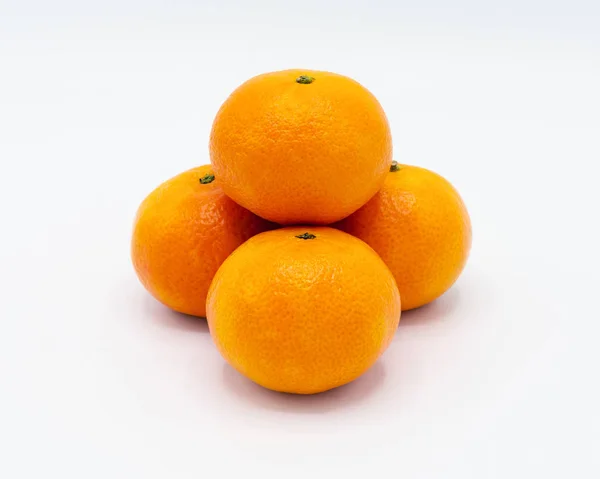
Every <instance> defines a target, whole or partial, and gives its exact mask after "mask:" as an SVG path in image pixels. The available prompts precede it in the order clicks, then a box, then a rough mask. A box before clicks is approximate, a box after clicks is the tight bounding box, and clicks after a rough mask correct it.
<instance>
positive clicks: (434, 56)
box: [0, 0, 600, 479]
mask: <svg viewBox="0 0 600 479" xmlns="http://www.w3.org/2000/svg"><path fill="white" fill-rule="evenodd" d="M449 3H450V2H443V1H442V0H439V1H432V0H430V1H423V2H404V1H399V0H398V1H393V0H388V1H387V2H384V1H376V0H370V1H361V2H359V1H350V0H345V1H342V0H339V1H335V2H326V1H324V0H322V1H316V0H314V1H313V0H298V1H295V2H283V1H278V2H275V1H271V2H267V1H253V2H241V1H240V2H231V1H225V0H222V1H206V0H196V1H191V0H188V1H186V0H181V1H174V2H167V1H158V0H153V1H141V0H138V1H135V0H120V1H117V0H109V1H104V2H90V1H88V2H82V1H77V2H76V1H75V0H72V1H67V0H58V1H53V2H42V1H22V0H20V1H18V0H13V1H8V2H7V1H6V0H0V162H1V170H0V173H1V176H0V182H1V184H0V225H1V235H0V295H1V302H0V316H1V322H0V477H3V478H7V479H8V478H11V479H12V478H21V477H23V478H40V477H57V478H58V477H60V478H96V477H98V478H107V477H116V478H138V477H139V478H155V477H156V478H198V477H224V476H225V474H228V473H231V474H232V475H233V474H235V475H238V476H242V475H243V476H247V475H249V474H252V475H253V474H255V473H260V474H261V477H278V478H280V477H291V478H295V477H301V478H307V477H344V476H347V475H349V476H353V475H354V474H357V475H360V476H363V477H383V476H384V475H385V476H387V477H401V478H403V479H405V478H406V479H408V478H427V479H437V478H443V479H448V478H461V479H469V478H478V479H480V478H521V477H523V478H537V477H552V478H554V477H556V478H563V477H575V478H578V479H579V478H597V477H599V475H600V453H599V450H600V413H599V412H598V407H599V405H600V387H599V382H598V378H599V372H598V370H599V368H600V352H599V351H600V347H599V345H598V342H599V335H600V313H599V312H598V301H597V296H598V289H599V286H600V279H599V278H600V275H599V267H600V264H599V254H598V250H599V248H600V238H599V235H598V221H599V219H600V215H599V210H600V197H599V196H600V195H599V192H598V190H599V187H598V174H599V168H598V163H599V161H600V6H599V5H600V4H598V2H592V1H591V0H590V1H588V2H585V1H578V0H572V1H568V2H567V1H563V2H560V1H541V0H538V1H533V0H521V1H518V0H507V1H504V2H481V1H478V2H476V1H468V0H462V1H457V2H453V5H450V4H449ZM293 67H299V68H313V69H324V70H331V71H335V72H339V73H343V74H346V75H349V76H351V77H353V78H355V79H357V80H358V81H360V82H361V83H363V84H364V85H365V86H367V87H368V88H369V89H370V90H371V91H372V92H373V93H374V94H375V95H376V96H377V97H378V98H379V99H380V101H381V103H382V104H383V106H384V108H385V109H386V111H387V114H388V117H389V120H390V123H391V126H392V130H393V137H394V148H395V158H396V160H398V161H400V162H403V163H411V164H418V165H421V166H425V167H428V168H431V169H433V170H435V171H437V172H439V173H441V174H442V175H444V176H446V177H447V178H448V179H449V180H450V181H451V182H452V183H453V184H454V185H455V186H456V187H457V188H458V190H459V191H460V192H461V194H462V196H463V198H464V200H465V202H466V204H467V206H468V208H469V211H470V213H471V218H472V223H473V230H474V237H473V240H474V242H473V249H472V254H471V258H470V261H469V264H468V266H467V268H466V270H465V272H464V274H463V276H462V277H461V279H460V280H459V281H458V283H457V284H456V285H455V287H454V288H453V289H452V290H451V291H450V292H448V293H447V294H446V295H445V296H443V297H442V298H441V299H440V300H438V301H436V302H435V303H433V304H432V305H430V306H427V307H424V308H422V309H420V310H417V311H415V312H411V313H407V314H405V315H404V316H403V319H402V321H401V325H400V328H399V330H398V334H397V337H396V338H395V340H394V342H393V344H392V346H391V347H390V349H389V350H388V352H387V353H386V354H385V355H384V357H383V358H382V359H381V360H380V361H379V362H378V363H377V365H376V366H375V367H373V368H372V370H370V371H369V372H368V373H367V374H366V375H365V376H363V377H362V378H361V379H359V380H357V381H356V382H355V383H353V384H351V385H349V386H347V387H343V388H340V389H337V390H334V391H331V392H329V393H325V394H321V395H318V396H313V397H295V396H288V395H280V394H276V393H272V392H269V391H266V390H263V389H261V388H259V387H258V386H255V385H254V384H252V383H250V382H248V381H247V380H245V379H244V378H242V377H241V376H239V375H238V374H237V373H235V372H234V371H233V370H232V369H230V368H229V367H228V366H227V365H226V364H225V363H224V361H223V360H222V359H221V357H220V356H219V355H218V353H217V351H216V350H215V348H214V347H213V345H212V343H211V340H210V336H209V334H208V331H207V327H206V323H205V322H202V321H198V320H194V319H189V318H186V317H182V316H180V315H177V314H174V313H171V312H169V311H168V310H167V309H165V308H164V307H162V306H161V305H159V304H157V303H156V302H155V301H154V300H153V299H152V298H150V297H149V295H148V294H147V293H146V292H145V291H144V290H143V288H142V287H141V285H140V284H139V283H138V281H137V279H136V277H135V274H134V272H133V269H132V267H131V264H130V259H129V239H130V232H131V225H132V219H133V216H134V213H135V210H136V208H137V206H138V204H139V202H140V201H141V200H142V199H143V198H144V196H145V195H146V194H147V193H149V192H150V191H151V190H152V189H153V188H154V187H155V186H157V185H158V184H159V183H161V182H162V181H164V180H165V179H167V178H169V177H171V176H173V175H175V174H177V173H179V172H180V171H182V170H184V169H187V168H190V167H193V166H195V165H198V164H203V163H207V162H208V154H207V143H208V135H209V131H210V126H211V122H212V119H213V117H214V114H215V113H216V111H217V109H218V107H219V105H220V104H221V102H222V101H223V100H224V99H225V98H226V96H227V95H228V94H229V93H230V92H231V91H232V90H233V89H234V88H235V87H236V86H237V85H239V84H240V83H241V82H243V81H244V80H246V79H247V78H249V77H251V76H253V75H255V74H258V73H262V72H265V71H271V70H277V69H283V68H293Z"/></svg>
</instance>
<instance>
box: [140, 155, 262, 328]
mask: <svg viewBox="0 0 600 479" xmlns="http://www.w3.org/2000/svg"><path fill="white" fill-rule="evenodd" d="M271 227H272V225H271V224H270V223H269V222H267V221H265V220H263V219H262V218H259V217H258V216H256V215H254V214H252V213H250V212H249V211H248V210H246V209H244V208H242V207H241V206H239V205H237V204H236V203H235V202H233V201H232V200H231V199H229V198H228V197H227V196H225V194H224V193H223V191H222V190H221V187H220V185H219V180H218V178H216V179H215V176H214V175H213V174H212V167H211V166H200V167H198V168H193V169H191V170H189V171H186V172H184V173H181V174H179V175H177V176H175V177H174V178H171V179H170V180H168V181H166V182H165V183H163V184H162V185H160V186H159V187H158V188H156V189H155V190H154V191H153V192H152V193H150V195H148V197H147V198H146V199H145V200H144V201H143V202H142V204H141V206H140V207H139V210H138V212H137V215H136V218H135V224H134V229H133V237H132V241H131V257H132V260H133V265H134V267H135V271H136V273H137V275H138V277H139V279H140V281H141V282H142V284H143V285H144V286H145V288H146V289H147V290H148V291H149V292H150V293H151V294H152V295H153V296H154V297H155V298H156V299H157V300H159V301H160V302H161V303H163V304H165V305H166V306H168V307H170V308H172V309H174V310H175V311H179V312H181V313H186V314H191V315H194V316H206V294H207V292H208V288H209V286H210V282H211V281H212V279H213V276H214V274H215V273H216V272H217V269H218V268H219V266H220V265H221V263H222V262H223V261H224V260H225V258H227V256H229V254H230V253H231V252H232V251H233V250H234V249H235V248H237V247H238V246H239V245H241V244H242V243H243V242H244V241H246V240H247V239H248V238H250V237H252V236H253V235H255V234H257V233H260V232H262V231H265V230H267V229H269V228H271Z"/></svg>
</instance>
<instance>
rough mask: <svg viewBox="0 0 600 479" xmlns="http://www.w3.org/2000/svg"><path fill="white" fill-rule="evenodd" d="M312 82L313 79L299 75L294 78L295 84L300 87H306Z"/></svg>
mask: <svg viewBox="0 0 600 479" xmlns="http://www.w3.org/2000/svg"><path fill="white" fill-rule="evenodd" d="M314 81H315V78H314V77H311V76H308V75H300V76H299V77H298V78H296V83H300V84H302V85H308V84H310V83H312V82H314Z"/></svg>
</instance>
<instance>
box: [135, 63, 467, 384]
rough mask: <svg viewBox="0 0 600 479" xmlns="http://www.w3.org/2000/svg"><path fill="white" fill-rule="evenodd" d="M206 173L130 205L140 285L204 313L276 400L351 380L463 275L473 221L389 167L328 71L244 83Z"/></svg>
mask: <svg viewBox="0 0 600 479" xmlns="http://www.w3.org/2000/svg"><path fill="white" fill-rule="evenodd" d="M209 149H210V165H205V166H199V167H197V168H193V169H191V170H189V171H185V172H183V173H181V174H180V175H178V176H176V177H174V178H171V179H170V180H168V181H166V182H165V183H163V184H162V185H160V186H159V187H158V188H156V190H154V191H153V192H152V193H151V194H150V195H149V196H148V197H147V198H146V199H145V200H144V201H143V203H142V204H141V206H140V208H139V210H138V212H137V215H136V218H135V224H134V230H133V238H132V245H131V254H132V260H133V264H134V267H135V270H136V272H137V275H138V277H139V279H140V280H141V282H142V284H143V285H144V286H145V288H146V289H147V290H148V291H149V292H150V293H151V294H152V295H153V296H154V297H155V298H156V299H157V300H159V301H160V302H162V303H164V304H165V305H166V306H168V307H170V308H172V309H173V310H175V311H178V312H181V313H185V314H190V315H194V316H200V317H206V318H207V320H208V325H209V329H210V333H211V336H212V338H213V340H214V342H215V344H216V346H217V348H218V350H219V351H220V353H221V354H222V355H223V357H224V358H225V360H226V361H228V362H229V363H230V364H231V365H232V366H233V367H234V368H235V369H237V370H238V371H239V372H240V373H241V374H243V375H245V376H246V377H248V378H249V379H251V380H252V381H254V382H256V383H258V384H260V385H262V386H264V387H266V388H269V389H272V390H275V391H282V392H288V393H297V394H312V393H318V392H322V391H326V390H328V389H331V388H335V387H337V386H341V385H343V384H346V383H349V382H350V381H353V380H354V379H356V378H357V377H359V376H360V375H361V374H363V373H364V372H365V371H366V370H367V369H369V368H370V367H371V366H372V365H373V364H374V362H375V361H376V360H377V359H378V358H379V356H380V355H381V354H382V353H383V352H384V351H385V349H386V348H387V347H388V346H389V344H390V343H391V340H392V338H393V336H394V334H395V332H396V329H397V327H398V322H399V320H400V313H401V311H405V310H409V309H413V308H418V307H419V306H422V305H424V304H427V303H429V302H431V301H433V300H434V299H436V298H437V297H439V296H440V295H442V294H443V293H444V292H445V291H446V290H447V289H448V288H450V286H452V284H453V283H454V282H455V281H456V279H457V278H458V276H459V275H460V273H461V271H462V270H463V268H464V266H465V263H466V261H467V257H468V254H469V249H470V246H471V224H470V220H469V216H468V213H467V210H466V208H465V205H464V204H463V201H462V200H461V198H460V196H459V194H458V193H457V191H456V190H455V189H454V188H453V187H452V185H451V184H450V183H449V182H448V181H446V180H445V179H444V178H442V177H441V176H439V175H437V174H436V173H434V172H432V171H429V170H426V169H424V168H419V167H417V166H409V165H404V164H400V163H397V162H396V161H393V158H392V136H391V132H390V127H389V124H388V120H387V118H386V115H385V113H384V111H383V108H382V107H381V105H380V104H379V102H378V101H377V99H376V98H375V97H374V96H373V95H372V94H371V93H370V92H369V91H368V90H367V89H366V88H365V87H363V86H362V85H360V84H359V83H357V82H356V81H354V80H352V79H350V78H348V77H345V76H342V75H338V74H335V73H329V72H323V71H308V70H286V71H279V72H273V73H266V74H263V75H259V76H257V77H254V78H252V79H250V80H248V81H247V82H245V83H244V84H242V85H241V86H240V87H238V88H237V89H236V90H235V91H234V92H233V93H232V94H231V95H230V96H229V98H227V100H226V101H225V103H223V105H222V106H221V108H220V110H219V112H218V113H217V115H216V118H215V120H214V123H213V126H212V131H211V134H210V145H209Z"/></svg>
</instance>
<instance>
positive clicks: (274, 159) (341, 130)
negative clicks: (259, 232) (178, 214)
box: [210, 70, 392, 224]
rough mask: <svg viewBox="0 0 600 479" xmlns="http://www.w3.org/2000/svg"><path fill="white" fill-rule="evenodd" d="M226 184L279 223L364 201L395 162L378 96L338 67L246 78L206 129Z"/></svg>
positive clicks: (331, 216)
mask: <svg viewBox="0 0 600 479" xmlns="http://www.w3.org/2000/svg"><path fill="white" fill-rule="evenodd" d="M210 158H211V162H212V164H213V166H214V168H215V172H216V174H217V175H219V178H220V179H221V184H222V187H223V190H224V191H225V193H226V194H227V195H229V196H230V197H231V198H232V199H234V200H235V201H237V202H238V203H239V204H240V205H242V206H244V207H245V208H248V209H249V210H250V211H252V212H254V213H256V214H257V215H259V216H261V217H263V218H266V219H269V220H271V221H275V222H277V223H280V224H303V223H311V224H328V223H332V222H334V221H337V220H340V219H342V218H344V217H346V216H348V215H349V214H351V213H353V212H354V211H356V210H357V209H358V208H360V207H361V206H362V205H364V204H365V203H366V202H367V201H368V200H369V199H370V198H371V197H372V196H373V195H374V194H375V193H376V192H377V191H378V190H379V188H380V187H381V185H382V184H383V180H384V178H385V175H386V172H387V171H388V169H389V167H390V164H391V161H392V138H391V133H390V128H389V125H388V121H387V118H386V116H385V113H384V111H383V109H382V108H381V105H380V104H379V102H378V101H377V99H376V98H375V97H374V96H373V95H372V94H371V93H370V92H369V91H368V90H367V89H366V88H364V87H363V86H362V85H360V84H359V83H357V82H356V81H354V80H352V79H350V78H348V77H345V76H342V75H338V74H335V73H329V72H322V71H311V70H285V71H279V72H273V73H266V74H263V75H259V76H257V77H254V78H252V79H250V80H248V81H247V82H246V83H244V84H243V85H241V86H240V87H239V88H238V89H237V90H235V91H234V92H233V93H232V94H231V96H230V97H229V98H228V99H227V100H226V101H225V103H223V105H222V106H221V108H220V110H219V112H218V113H217V116H216V118H215V120H214V123H213V127H212V132H211V135H210Z"/></svg>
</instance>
